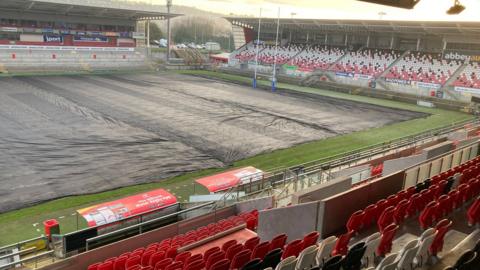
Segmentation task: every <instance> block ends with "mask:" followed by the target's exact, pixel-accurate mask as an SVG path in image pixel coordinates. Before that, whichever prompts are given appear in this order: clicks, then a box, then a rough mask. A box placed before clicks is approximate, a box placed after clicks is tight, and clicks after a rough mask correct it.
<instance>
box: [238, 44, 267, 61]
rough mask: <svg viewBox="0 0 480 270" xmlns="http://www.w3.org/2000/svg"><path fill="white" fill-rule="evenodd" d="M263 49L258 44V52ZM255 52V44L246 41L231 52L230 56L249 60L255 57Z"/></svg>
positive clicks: (240, 59)
mask: <svg viewBox="0 0 480 270" xmlns="http://www.w3.org/2000/svg"><path fill="white" fill-rule="evenodd" d="M263 49H264V46H263V45H259V48H258V50H259V52H261V51H262V50H263ZM256 53H257V45H256V44H253V43H248V44H245V45H244V46H242V47H241V48H239V49H238V50H236V51H235V52H233V53H232V54H231V56H230V57H231V58H232V57H233V58H234V59H238V60H239V61H242V62H244V61H249V60H251V59H253V58H254V57H255V54H256Z"/></svg>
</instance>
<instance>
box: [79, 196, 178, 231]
mask: <svg viewBox="0 0 480 270" xmlns="http://www.w3.org/2000/svg"><path fill="white" fill-rule="evenodd" d="M175 203H177V198H175V196H173V195H172V194H170V193H168V192H167V191H166V190H164V189H157V190H152V191H149V192H145V193H142V194H137V195H133V196H130V197H126V198H123V199H119V200H116V201H111V202H106V203H102V204H98V205H94V206H91V207H87V208H84V209H80V210H77V212H78V213H79V214H80V215H82V216H83V217H84V218H85V219H86V220H87V222H88V226H90V227H94V226H99V225H104V224H108V223H112V222H115V221H118V220H121V219H124V218H127V217H131V216H135V215H139V214H142V213H145V212H150V211H152V210H155V209H162V208H165V207H167V206H170V205H173V204H175Z"/></svg>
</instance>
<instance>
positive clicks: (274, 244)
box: [270, 234, 287, 250]
mask: <svg viewBox="0 0 480 270" xmlns="http://www.w3.org/2000/svg"><path fill="white" fill-rule="evenodd" d="M286 242H287V235H286V234H280V235H277V236H275V237H274V238H273V239H272V241H270V250H274V249H277V248H281V249H283V247H284V246H285V243H286Z"/></svg>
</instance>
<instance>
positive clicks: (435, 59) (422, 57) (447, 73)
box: [385, 52, 462, 85]
mask: <svg viewBox="0 0 480 270" xmlns="http://www.w3.org/2000/svg"><path fill="white" fill-rule="evenodd" d="M461 65H462V62H461V61H457V60H452V61H450V60H444V59H443V58H442V55H441V54H431V53H422V52H411V53H409V54H407V55H406V56H405V57H403V58H402V59H399V60H398V62H397V63H396V64H395V65H394V66H393V67H392V68H391V69H390V70H389V72H388V73H387V74H386V75H385V77H386V78H390V79H402V80H408V81H419V82H425V83H436V84H441V85H444V84H445V83H446V82H447V80H448V79H449V78H450V77H451V76H452V75H453V73H455V71H456V70H457V69H458V68H459V67H460V66H461Z"/></svg>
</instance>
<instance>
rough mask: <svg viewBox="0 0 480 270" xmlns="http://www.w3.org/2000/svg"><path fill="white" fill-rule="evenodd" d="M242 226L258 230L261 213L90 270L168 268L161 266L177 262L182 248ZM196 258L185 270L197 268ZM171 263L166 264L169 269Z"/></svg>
mask: <svg viewBox="0 0 480 270" xmlns="http://www.w3.org/2000/svg"><path fill="white" fill-rule="evenodd" d="M242 224H246V227H247V228H248V229H250V230H255V229H256V227H257V225H258V211H256V210H254V211H251V212H249V213H241V214H240V215H238V216H232V217H230V218H228V219H225V220H220V221H218V222H217V223H211V224H209V225H207V226H202V227H199V228H197V229H196V230H192V231H189V232H187V233H185V234H179V235H176V236H174V237H171V238H166V239H164V240H162V241H160V242H158V243H152V244H150V245H148V246H147V247H141V248H138V249H136V250H133V251H131V252H125V253H123V254H121V255H119V256H118V257H113V258H108V259H106V260H105V261H104V262H98V263H94V264H92V265H90V266H89V267H88V270H131V269H133V270H138V269H147V270H148V269H151V270H154V269H155V270H158V269H164V268H159V267H157V266H158V265H160V266H163V265H164V264H166V262H168V260H167V259H171V260H172V262H171V263H170V264H173V263H174V262H176V261H174V260H173V259H175V258H176V256H177V255H178V254H177V253H178V249H180V248H181V247H185V246H188V245H191V244H194V243H196V242H198V241H201V240H204V239H206V238H208V237H211V236H214V235H216V234H219V233H221V232H224V231H226V230H229V229H232V228H234V227H236V226H239V225H242ZM192 257H193V256H192ZM194 259H195V258H189V261H188V262H187V261H183V263H184V265H183V266H184V268H185V269H195V267H194V266H195V264H193V263H194V262H195V261H197V260H194ZM197 259H198V258H197ZM200 259H201V258H200ZM190 263H192V266H191V267H193V268H189V267H190V266H189V265H190ZM170 264H168V265H165V268H166V267H167V266H169V265H170ZM177 266H178V264H177ZM172 267H173V266H171V267H170V269H169V270H175V268H172Z"/></svg>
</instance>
